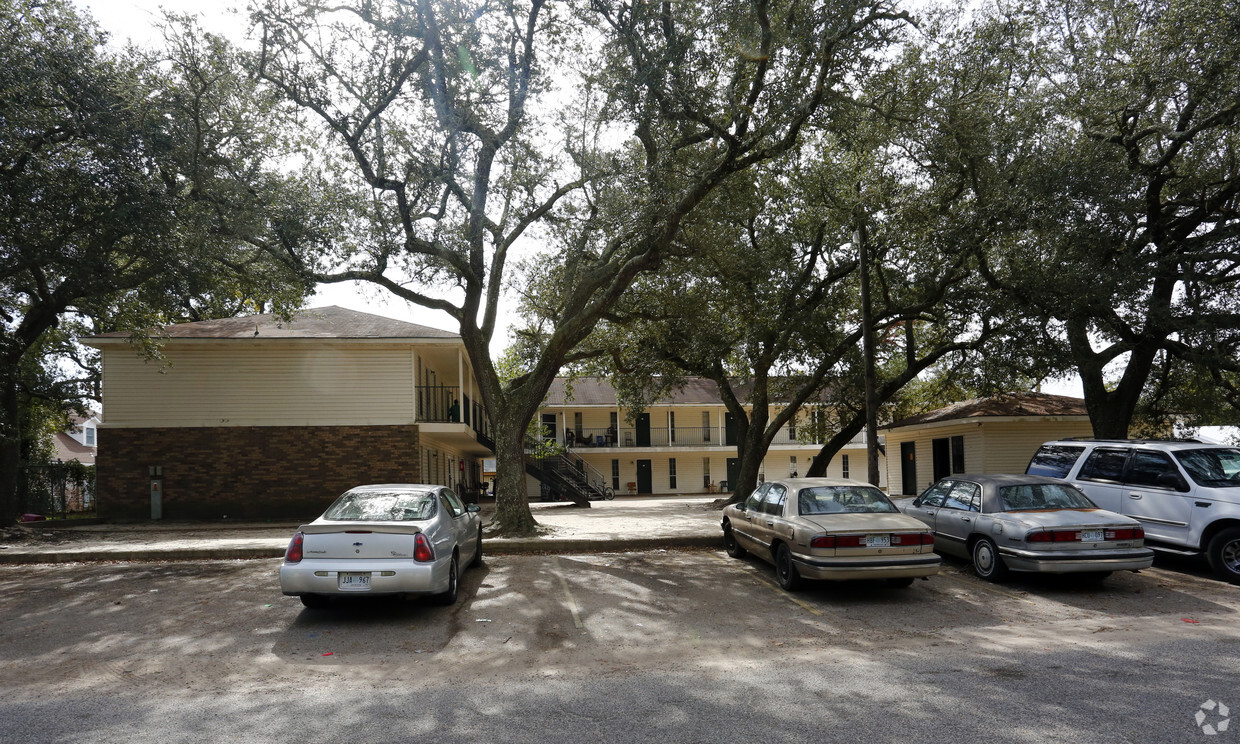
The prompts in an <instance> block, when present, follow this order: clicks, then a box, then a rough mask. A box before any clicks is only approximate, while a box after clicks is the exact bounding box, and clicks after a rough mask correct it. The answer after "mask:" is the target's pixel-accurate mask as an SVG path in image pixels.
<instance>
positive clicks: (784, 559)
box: [775, 543, 802, 592]
mask: <svg viewBox="0 0 1240 744" xmlns="http://www.w3.org/2000/svg"><path fill="white" fill-rule="evenodd" d="M775 580H776V581H778V582H779V585H780V586H781V587H783V588H784V591H789V592H795V591H797V590H798V589H800V588H801V584H802V579H801V574H799V573H797V567H796V565H795V564H794V563H793V562H792V551H791V550H789V549H788V546H787V545H785V544H783V543H780V545H779V550H777V551H776V552H775Z"/></svg>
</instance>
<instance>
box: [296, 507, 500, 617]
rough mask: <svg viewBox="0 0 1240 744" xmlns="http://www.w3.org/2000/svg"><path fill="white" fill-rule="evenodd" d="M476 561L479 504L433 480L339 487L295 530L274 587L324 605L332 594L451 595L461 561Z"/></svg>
mask: <svg viewBox="0 0 1240 744" xmlns="http://www.w3.org/2000/svg"><path fill="white" fill-rule="evenodd" d="M481 560H482V523H481V519H480V518H479V516H478V507H477V506H476V505H472V504H471V505H468V506H466V505H465V504H463V503H461V500H460V499H459V498H458V497H457V496H456V494H455V493H453V492H452V491H451V490H449V489H448V488H445V487H444V486H436V485H418V484H403V483H402V484H385V485H373V486H358V487H356V488H352V489H349V490H348V491H345V492H344V493H343V494H342V495H341V496H340V498H338V499H336V501H335V502H333V503H332V505H331V506H329V507H328V508H327V511H326V512H324V513H323V516H321V517H319V518H318V519H316V520H314V521H313V522H311V523H309V524H305V525H302V526H301V527H300V528H298V530H297V534H295V535H293V539H292V541H291V542H290V543H289V546H288V550H287V551H286V552H285V555H284V562H283V563H282V564H281V565H280V590H281V591H282V592H284V594H286V595H288V596H295V597H301V601H302V604H304V605H305V606H307V607H322V606H324V605H326V604H327V602H328V600H329V598H330V597H347V596H354V597H356V596H359V595H376V594H389V595H430V596H432V597H433V599H435V600H436V601H437V602H439V603H440V604H452V603H454V602H456V596H457V589H458V586H459V580H460V570H461V566H464V565H476V564H478V563H479V562H481Z"/></svg>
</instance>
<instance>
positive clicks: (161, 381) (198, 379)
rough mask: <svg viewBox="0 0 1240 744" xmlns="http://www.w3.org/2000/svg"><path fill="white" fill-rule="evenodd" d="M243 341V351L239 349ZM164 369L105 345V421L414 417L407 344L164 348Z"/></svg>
mask: <svg viewBox="0 0 1240 744" xmlns="http://www.w3.org/2000/svg"><path fill="white" fill-rule="evenodd" d="M239 346H243V347H244V348H238V347H239ZM165 353H166V355H167V357H168V359H169V361H171V363H172V364H171V366H165V365H161V364H159V363H158V362H148V361H146V360H144V359H142V358H141V357H139V356H137V355H136V354H135V353H134V352H133V351H132V350H131V349H130V348H129V347H128V346H125V347H120V348H108V349H105V350H104V354H103V365H104V375H103V380H104V387H103V400H104V423H105V425H107V426H304V425H314V426H324V425H380V424H401V423H411V422H412V421H413V417H414V416H413V384H414V381H413V352H412V349H411V348H410V347H409V346H407V345H405V346H395V345H394V346H380V345H369V344H365V345H364V344H353V345H350V344H330V343H323V344H317V343H316V344H305V343H287V344H281V343H263V342H255V343H254V344H249V343H245V342H242V343H241V344H237V343H225V344H194V345H193V346H181V347H179V348H178V347H177V346H176V345H174V344H169V346H168V347H166V348H165Z"/></svg>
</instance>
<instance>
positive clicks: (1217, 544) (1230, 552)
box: [1206, 527, 1240, 584]
mask: <svg viewBox="0 0 1240 744" xmlns="http://www.w3.org/2000/svg"><path fill="white" fill-rule="evenodd" d="M1206 558H1207V559H1208V560H1209V561H1210V568H1212V569H1213V570H1214V573H1215V574H1216V575H1217V576H1218V577H1219V578H1220V579H1223V580H1224V581H1230V582H1231V583H1233V584H1240V527H1229V528H1227V529H1225V530H1223V531H1222V532H1220V533H1218V534H1217V535H1215V536H1214V538H1213V539H1212V540H1210V544H1209V545H1208V546H1207V547H1206Z"/></svg>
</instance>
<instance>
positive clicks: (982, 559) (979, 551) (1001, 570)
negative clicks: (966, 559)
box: [972, 537, 1008, 581]
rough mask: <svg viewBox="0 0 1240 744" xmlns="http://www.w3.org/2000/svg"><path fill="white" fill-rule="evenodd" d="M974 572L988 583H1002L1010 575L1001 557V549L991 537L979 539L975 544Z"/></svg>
mask: <svg viewBox="0 0 1240 744" xmlns="http://www.w3.org/2000/svg"><path fill="white" fill-rule="evenodd" d="M972 552H973V571H974V572H975V573H976V574H977V575H978V576H980V577H982V578H983V579H985V580H987V581H1002V580H1003V579H1004V578H1006V577H1007V575H1008V568H1007V566H1005V565H1004V564H1003V558H1001V557H1000V556H999V549H998V548H997V547H995V543H994V541H993V540H991V539H990V538H989V537H983V538H979V539H978V541H977V542H975V543H973V551H972Z"/></svg>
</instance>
